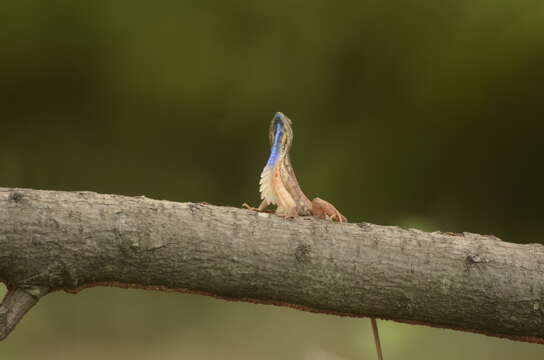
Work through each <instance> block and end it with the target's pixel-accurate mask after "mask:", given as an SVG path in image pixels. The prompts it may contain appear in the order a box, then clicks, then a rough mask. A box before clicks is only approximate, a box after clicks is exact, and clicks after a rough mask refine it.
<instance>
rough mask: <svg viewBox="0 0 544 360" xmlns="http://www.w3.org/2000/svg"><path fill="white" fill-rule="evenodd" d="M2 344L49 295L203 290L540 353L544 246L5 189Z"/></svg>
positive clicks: (0, 222) (0, 200)
mask: <svg viewBox="0 0 544 360" xmlns="http://www.w3.org/2000/svg"><path fill="white" fill-rule="evenodd" d="M0 281H3V282H4V283H6V285H7V286H8V289H9V292H8V295H7V296H6V298H5V299H4V301H3V303H2V305H1V306H0V339H2V338H4V337H5V336H7V334H8V333H9V331H11V329H12V328H13V327H14V326H15V324H16V323H17V321H18V320H19V319H20V318H21V317H22V316H23V315H24V313H25V312H26V311H28V309H30V307H32V305H34V304H35V303H36V302H37V299H38V298H39V297H40V296H42V295H44V294H46V293H47V292H48V291H49V290H51V291H55V290H66V291H69V292H77V291H79V290H81V289H83V288H86V287H90V286H98V285H111V286H121V287H139V288H147V289H158V290H165V291H179V292H195V293H201V294H207V295H211V296H216V297H220V298H226V299H229V300H241V301H250V302H259V303H268V304H276V305H283V306H290V307H294V308H298V309H301V310H307V311H314V312H321V313H328V314H335V315H345V316H357V317H362V316H368V317H376V318H382V319H391V320H395V321H401V322H408V323H417V324H425V325H430V326H437V327H444V328H451V329H458V330H464V331H472V332H478V333H483V334H487V335H491V336H499V337H506V338H510V339H515V340H522V341H528V342H538V343H544V326H543V325H544V247H543V246H542V245H539V244H530V245H519V244H514V243H508V242H503V241H501V240H499V239H497V238H496V237H493V236H482V235H476V234H470V233H462V234H452V233H441V232H434V233H427V232H423V231H419V230H413V229H408V230H405V229H401V228H398V227H392V226H378V225H373V224H368V223H359V224H338V223H332V222H328V221H323V220H318V219H314V218H297V219H294V220H286V219H283V218H280V217H277V216H275V215H271V214H264V213H255V212H252V211H248V210H243V209H238V208H232V207H219V206H212V205H207V204H195V203H176V202H171V201H158V200H151V199H147V198H145V197H138V198H135V197H124V196H116V195H101V194H96V193H91V192H60V191H39V190H30V189H7V188H0Z"/></svg>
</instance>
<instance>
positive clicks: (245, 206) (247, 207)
mask: <svg viewBox="0 0 544 360" xmlns="http://www.w3.org/2000/svg"><path fill="white" fill-rule="evenodd" d="M242 207H243V208H246V209H248V210H252V211H259V209H257V208H256V207H253V206H251V205H248V204H246V203H243V204H242Z"/></svg>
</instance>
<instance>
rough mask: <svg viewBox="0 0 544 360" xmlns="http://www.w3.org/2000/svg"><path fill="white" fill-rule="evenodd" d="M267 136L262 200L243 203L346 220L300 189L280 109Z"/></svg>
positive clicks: (290, 135)
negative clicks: (254, 202) (268, 145)
mask: <svg viewBox="0 0 544 360" xmlns="http://www.w3.org/2000/svg"><path fill="white" fill-rule="evenodd" d="M269 138H270V144H271V150H270V157H269V158H268V161H267V163H266V165H265V167H264V169H263V171H262V173H261V179H260V182H259V185H260V187H259V192H260V193H261V199H262V202H261V204H260V205H259V207H258V208H254V207H251V206H249V205H248V204H245V203H244V204H243V205H242V206H243V207H246V208H247V209H250V210H255V211H266V209H267V208H268V206H270V205H277V208H276V212H275V213H276V215H279V216H283V217H286V218H294V217H297V216H308V215H312V216H315V217H318V218H321V219H328V220H333V221H337V222H340V223H345V222H347V221H348V219H347V218H346V217H345V216H344V215H342V214H341V213H340V212H339V211H338V210H337V209H336V208H335V207H334V205H332V204H331V203H329V202H328V201H325V200H323V199H320V198H317V197H316V198H314V199H313V200H312V201H310V199H308V197H307V196H306V195H305V194H304V192H302V189H301V188H300V185H299V183H298V180H297V177H296V176H295V172H294V170H293V165H292V164H291V158H290V156H289V153H290V151H291V146H292V145H293V128H292V121H291V119H289V118H288V117H287V116H285V115H284V114H283V113H281V112H278V113H276V114H275V115H274V117H273V118H272V121H271V123H270V130H269ZM370 321H371V323H372V332H373V334H374V343H375V345H376V351H377V353H378V359H379V360H383V355H382V348H381V344H380V337H379V332H378V325H377V322H376V319H375V318H370Z"/></svg>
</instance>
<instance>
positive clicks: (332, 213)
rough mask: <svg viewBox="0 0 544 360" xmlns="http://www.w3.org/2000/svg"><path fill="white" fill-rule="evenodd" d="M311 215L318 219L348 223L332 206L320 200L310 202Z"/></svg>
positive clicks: (315, 199)
mask: <svg viewBox="0 0 544 360" xmlns="http://www.w3.org/2000/svg"><path fill="white" fill-rule="evenodd" d="M312 215H313V216H316V217H318V218H320V219H327V220H333V221H338V222H341V223H344V222H348V219H347V218H346V217H345V216H344V215H342V214H341V213H340V211H338V210H337V209H336V208H335V207H334V205H333V204H331V203H330V202H328V201H325V200H323V199H320V198H314V199H313V200H312Z"/></svg>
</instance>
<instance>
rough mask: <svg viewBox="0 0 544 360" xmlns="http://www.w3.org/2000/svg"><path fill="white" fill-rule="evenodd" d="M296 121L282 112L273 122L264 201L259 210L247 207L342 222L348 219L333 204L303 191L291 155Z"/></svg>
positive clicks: (263, 176) (262, 185) (263, 178)
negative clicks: (312, 197) (270, 206)
mask: <svg viewBox="0 0 544 360" xmlns="http://www.w3.org/2000/svg"><path fill="white" fill-rule="evenodd" d="M291 125H292V121H291V119H289V118H288V117H287V116H285V115H284V114H282V113H281V112H278V113H276V115H275V116H274V118H273V119H272V122H271V123H270V131H269V137H270V144H271V145H272V149H271V151H270V157H269V158H268V161H267V163H266V165H265V167H264V169H263V171H262V173H261V180H260V182H259V184H260V189H259V190H260V193H261V199H262V202H261V204H260V205H259V207H258V208H254V207H251V206H249V205H247V204H243V206H244V207H246V208H248V209H250V210H256V211H265V209H266V208H267V207H268V206H269V205H277V209H276V214H277V215H279V216H283V217H287V218H294V217H297V216H308V215H313V216H316V217H318V218H321V219H330V220H333V221H338V222H341V223H344V222H347V221H348V220H347V219H346V217H345V216H344V215H342V214H341V213H340V212H339V211H338V210H337V209H336V208H335V207H334V206H333V205H332V204H331V203H329V202H328V201H325V200H323V199H320V198H317V197H316V198H314V199H313V200H312V201H310V199H308V197H306V195H305V194H304V193H303V192H302V189H301V188H300V185H299V183H298V180H297V177H296V176H295V172H294V170H293V165H292V164H291V158H290V156H289V152H290V150H291V146H292V144H293V128H292V126H291Z"/></svg>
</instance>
